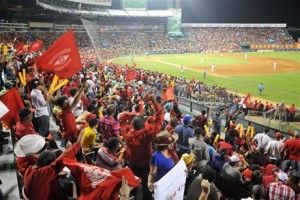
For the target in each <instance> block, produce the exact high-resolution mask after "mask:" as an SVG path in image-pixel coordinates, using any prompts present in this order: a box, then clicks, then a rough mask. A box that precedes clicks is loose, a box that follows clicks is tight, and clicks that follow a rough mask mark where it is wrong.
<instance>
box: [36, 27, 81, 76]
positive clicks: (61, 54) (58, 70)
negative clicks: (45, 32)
mask: <svg viewBox="0 0 300 200" xmlns="http://www.w3.org/2000/svg"><path fill="white" fill-rule="evenodd" d="M36 64H37V66H38V67H39V68H40V69H42V70H43V71H45V72H50V73H55V74H56V75H57V76H58V77H60V78H66V79H68V78H70V77H72V76H73V75H74V74H76V72H78V71H79V70H81V68H82V64H81V60H80V55H79V52H78V47H77V44H76V40H75V36H74V33H73V31H72V30H69V31H68V32H66V33H65V34H63V35H62V36H61V37H60V38H58V39H57V40H56V41H55V42H54V43H53V44H52V46H51V47H49V49H47V51H46V52H44V54H43V55H42V56H40V57H39V58H38V59H37V60H36Z"/></svg>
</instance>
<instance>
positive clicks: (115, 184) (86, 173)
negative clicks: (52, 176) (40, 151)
mask: <svg viewBox="0 0 300 200" xmlns="http://www.w3.org/2000/svg"><path fill="white" fill-rule="evenodd" d="M63 164H64V165H65V166H66V167H68V168H69V169H70V170H71V172H72V174H73V175H74V176H75V178H76V180H77V181H78V183H79V185H80V191H81V196H80V197H79V200H83V199H89V200H93V199H95V200H96V199H111V200H117V199H118V193H119V189H120V187H121V184H122V177H123V176H124V177H125V179H126V180H127V182H128V185H129V186H131V187H138V185H139V183H140V181H139V179H138V178H137V177H135V176H134V174H133V172H132V171H131V169H130V168H123V169H119V170H115V171H109V170H107V169H104V168H100V167H97V166H93V165H87V164H83V163H79V162H77V161H75V160H71V159H68V158H64V159H63Z"/></svg>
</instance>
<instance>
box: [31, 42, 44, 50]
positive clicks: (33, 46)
mask: <svg viewBox="0 0 300 200" xmlns="http://www.w3.org/2000/svg"><path fill="white" fill-rule="evenodd" d="M42 46H43V41H42V40H36V41H34V42H31V44H30V47H29V52H32V51H39V50H40V49H41V48H42Z"/></svg>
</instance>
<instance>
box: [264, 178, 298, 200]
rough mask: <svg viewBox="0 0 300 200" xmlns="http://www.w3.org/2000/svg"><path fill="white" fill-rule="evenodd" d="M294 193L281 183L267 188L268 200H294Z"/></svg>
mask: <svg viewBox="0 0 300 200" xmlns="http://www.w3.org/2000/svg"><path fill="white" fill-rule="evenodd" d="M295 199H296V197H295V192H294V190H292V188H290V187H289V186H287V185H285V184H284V183H282V182H277V183H271V184H270V187H269V200H295Z"/></svg>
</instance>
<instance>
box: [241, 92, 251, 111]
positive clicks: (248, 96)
mask: <svg viewBox="0 0 300 200" xmlns="http://www.w3.org/2000/svg"><path fill="white" fill-rule="evenodd" d="M243 104H245V105H246V106H247V108H251V96H250V93H249V94H248V95H247V96H246V98H245V99H244V101H243Z"/></svg>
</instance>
